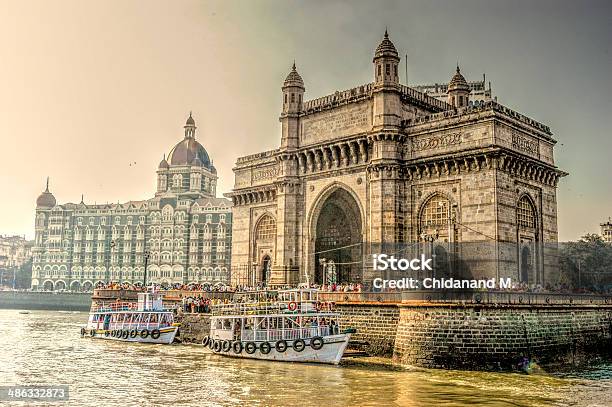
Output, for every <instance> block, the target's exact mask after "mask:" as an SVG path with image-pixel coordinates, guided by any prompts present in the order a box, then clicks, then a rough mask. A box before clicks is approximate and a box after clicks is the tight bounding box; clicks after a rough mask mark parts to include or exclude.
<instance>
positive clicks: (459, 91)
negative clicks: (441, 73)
mask: <svg viewBox="0 0 612 407" xmlns="http://www.w3.org/2000/svg"><path fill="white" fill-rule="evenodd" d="M447 93H448V104H449V105H451V106H454V107H455V108H461V107H466V106H468V105H469V99H470V85H468V83H467V81H466V80H465V78H464V77H463V75H461V70H460V69H459V64H457V70H456V71H455V75H453V77H452V78H451V80H450V82H449V84H448V91H447Z"/></svg>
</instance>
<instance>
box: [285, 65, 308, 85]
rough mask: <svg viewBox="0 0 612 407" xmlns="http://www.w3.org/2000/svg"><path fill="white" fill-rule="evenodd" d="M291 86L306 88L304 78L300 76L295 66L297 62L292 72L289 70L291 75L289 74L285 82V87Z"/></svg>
mask: <svg viewBox="0 0 612 407" xmlns="http://www.w3.org/2000/svg"><path fill="white" fill-rule="evenodd" d="M290 86H295V87H298V88H302V89H306V88H305V87H304V81H303V80H302V77H301V76H300V74H299V73H298V71H297V69H296V68H295V62H294V63H293V67H292V68H291V72H289V75H287V78H286V79H285V82H284V83H283V88H288V87H290Z"/></svg>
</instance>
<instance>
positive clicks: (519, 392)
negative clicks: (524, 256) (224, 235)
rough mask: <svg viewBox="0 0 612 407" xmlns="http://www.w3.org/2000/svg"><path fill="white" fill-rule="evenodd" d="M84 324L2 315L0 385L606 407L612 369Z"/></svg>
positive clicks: (131, 399)
mask: <svg viewBox="0 0 612 407" xmlns="http://www.w3.org/2000/svg"><path fill="white" fill-rule="evenodd" d="M86 319H87V314H85V313H63V312H48V311H32V312H31V314H28V315H22V314H19V313H18V311H13V310H0V383H1V384H20V385H25V384H47V385H57V384H66V385H68V386H69V388H70V402H68V403H63V404H62V405H78V406H95V405H138V404H140V405H168V404H176V405H282V406H293V405H301V406H303V405H316V406H319V405H326V404H331V403H333V404H334V405H338V406H342V405H356V406H367V405H398V406H430V405H437V406H462V405H483V406H549V405H555V406H559V405H575V406H611V405H612V364H602V365H600V366H597V367H594V368H592V369H589V370H585V371H574V372H569V373H564V374H562V375H550V374H540V375H530V376H527V375H522V374H504V373H484V372H462V371H443V370H426V369H403V368H398V367H393V366H385V365H383V364H378V365H371V364H370V363H363V362H360V361H347V362H345V363H343V365H341V366H321V365H304V364H288V363H273V362H265V361H254V360H246V359H229V358H222V357H219V356H214V355H211V354H208V353H207V352H206V350H205V349H204V348H203V347H200V346H195V345H192V346H181V345H173V346H164V345H141V344H124V343H117V342H110V341H102V340H92V339H89V338H84V339H82V338H81V337H80V335H79V328H80V326H81V325H82V324H84V323H85V321H86ZM361 360H363V359H361ZM0 404H1V402H0ZM16 405H23V403H21V404H16ZM58 405H59V404H58Z"/></svg>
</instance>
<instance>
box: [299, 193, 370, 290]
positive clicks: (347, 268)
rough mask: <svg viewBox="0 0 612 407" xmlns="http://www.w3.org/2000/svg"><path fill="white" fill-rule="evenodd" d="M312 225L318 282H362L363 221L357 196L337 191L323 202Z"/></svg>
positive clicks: (314, 265)
mask: <svg viewBox="0 0 612 407" xmlns="http://www.w3.org/2000/svg"><path fill="white" fill-rule="evenodd" d="M311 225H312V226H311V227H312V230H311V236H312V237H313V239H314V252H313V255H314V262H313V263H310V264H313V267H314V273H313V274H314V282H315V283H317V284H324V283H331V282H337V283H345V282H352V283H356V282H362V280H363V264H362V239H363V233H362V228H363V220H362V216H361V210H360V207H359V204H358V203H357V201H356V199H355V198H354V197H353V195H352V194H351V193H350V192H349V191H347V190H346V189H344V188H342V187H337V188H335V189H334V190H333V191H331V193H329V194H328V195H327V196H326V197H324V199H322V200H321V201H320V202H319V204H318V206H317V208H316V210H315V212H314V216H313V218H312V223H311ZM330 264H333V267H330Z"/></svg>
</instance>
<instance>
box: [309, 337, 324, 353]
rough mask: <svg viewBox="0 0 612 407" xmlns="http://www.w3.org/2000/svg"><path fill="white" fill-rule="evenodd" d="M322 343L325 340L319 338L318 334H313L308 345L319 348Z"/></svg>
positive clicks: (315, 348)
mask: <svg viewBox="0 0 612 407" xmlns="http://www.w3.org/2000/svg"><path fill="white" fill-rule="evenodd" d="M323 344H325V341H323V338H321V337H320V336H315V337H314V338H312V339H311V340H310V346H311V347H312V349H314V350H319V349H321V348H322V347H323Z"/></svg>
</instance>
